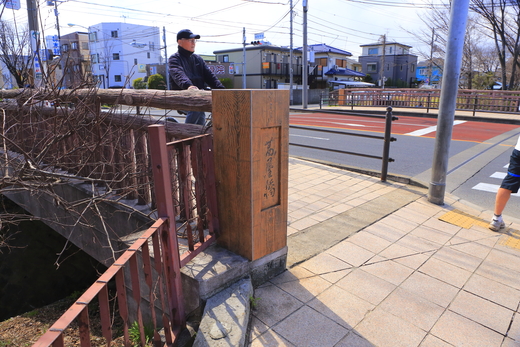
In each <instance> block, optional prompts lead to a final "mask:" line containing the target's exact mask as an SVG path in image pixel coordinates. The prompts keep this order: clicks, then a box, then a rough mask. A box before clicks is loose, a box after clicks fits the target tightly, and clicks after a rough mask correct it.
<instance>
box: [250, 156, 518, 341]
mask: <svg viewBox="0 0 520 347" xmlns="http://www.w3.org/2000/svg"><path fill="white" fill-rule="evenodd" d="M426 197H427V190H426V189H424V188H420V187H416V186H412V185H404V184H398V183H393V182H387V183H384V182H381V181H380V180H379V179H378V178H374V177H370V176H367V175H363V174H359V173H353V172H349V171H346V170H341V169H336V168H331V167H328V166H324V165H320V164H315V163H311V162H306V161H302V160H298V159H294V158H291V159H290V162H289V222H290V224H289V236H288V244H289V254H288V264H287V268H288V270H287V271H285V272H284V273H283V274H281V275H279V276H278V277H276V278H274V279H272V280H271V281H270V282H268V283H266V284H264V285H262V286H260V287H259V288H257V289H256V290H255V298H256V299H255V300H254V302H255V306H256V308H255V309H254V310H253V318H252V322H251V329H250V341H251V343H250V345H251V346H253V347H256V346H296V347H304V346H312V347H328V346H336V347H340V346H341V347H343V346H355V347H363V346H382V347H387V346H388V347H391V346H424V347H426V346H471V347H477V346H485V347H494V346H497V347H498V346H508V347H511V346H520V309H519V303H520V232H518V231H517V230H519V229H520V220H519V219H514V218H512V217H511V216H505V220H506V222H509V223H510V224H509V225H508V226H507V228H506V229H505V231H504V232H502V233H494V232H492V231H490V230H488V229H487V223H488V219H489V217H490V216H491V214H492V212H491V211H490V210H491V209H492V208H493V206H489V210H488V211H482V210H479V209H477V208H475V207H474V206H471V205H469V204H466V203H464V202H463V201H459V200H458V199H457V198H456V197H454V196H447V197H446V199H445V203H446V204H445V205H444V206H437V205H434V204H431V203H429V202H428V201H427V198H426Z"/></svg>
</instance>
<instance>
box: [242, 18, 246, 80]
mask: <svg viewBox="0 0 520 347" xmlns="http://www.w3.org/2000/svg"><path fill="white" fill-rule="evenodd" d="M242 36H243V39H244V48H243V49H242V54H243V55H244V57H243V58H242V59H243V61H244V62H243V63H242V89H246V28H243V30H242Z"/></svg>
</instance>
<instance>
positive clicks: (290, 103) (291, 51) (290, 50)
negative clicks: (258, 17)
mask: <svg viewBox="0 0 520 347" xmlns="http://www.w3.org/2000/svg"><path fill="white" fill-rule="evenodd" d="M290 6H291V10H290V11H289V15H290V16H291V20H290V23H291V25H290V31H291V33H290V41H291V44H290V46H289V105H292V104H293V1H292V0H291V1H290Z"/></svg>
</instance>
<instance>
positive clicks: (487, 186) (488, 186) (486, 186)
mask: <svg viewBox="0 0 520 347" xmlns="http://www.w3.org/2000/svg"><path fill="white" fill-rule="evenodd" d="M508 167H509V164H507V165H506V166H504V168H506V169H507V168H508ZM506 175H507V172H501V171H497V172H495V173H493V174H492V175H491V176H489V177H490V178H496V179H499V180H500V183H502V180H503V179H504V177H506ZM500 183H499V184H492V183H482V182H481V183H479V184H477V185H476V186H474V187H473V188H472V189H475V190H480V191H484V192H490V193H493V194H496V192H497V191H498V188H500ZM511 196H518V197H520V192H518V193H516V194H511Z"/></svg>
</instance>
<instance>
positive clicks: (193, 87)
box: [188, 86, 199, 90]
mask: <svg viewBox="0 0 520 347" xmlns="http://www.w3.org/2000/svg"><path fill="white" fill-rule="evenodd" d="M188 90H199V88H197V86H189V87H188Z"/></svg>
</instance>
